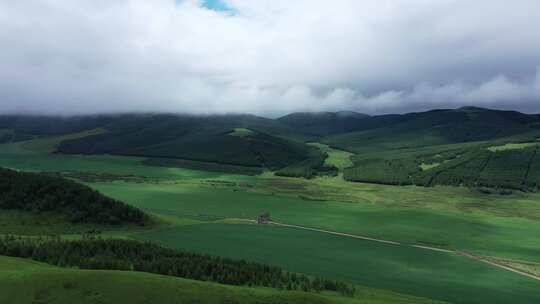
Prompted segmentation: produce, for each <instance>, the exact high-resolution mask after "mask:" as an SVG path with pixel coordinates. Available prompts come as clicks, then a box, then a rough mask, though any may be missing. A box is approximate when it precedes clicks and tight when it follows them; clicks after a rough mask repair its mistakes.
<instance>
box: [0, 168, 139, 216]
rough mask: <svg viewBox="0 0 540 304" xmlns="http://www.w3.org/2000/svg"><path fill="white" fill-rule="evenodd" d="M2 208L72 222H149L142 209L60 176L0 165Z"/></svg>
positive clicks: (0, 202) (0, 204) (0, 203)
mask: <svg viewBox="0 0 540 304" xmlns="http://www.w3.org/2000/svg"><path fill="white" fill-rule="evenodd" d="M0 208H2V209H16V210H25V211H31V212H36V213H42V212H54V213H56V214H60V215H63V216H64V217H65V218H66V219H67V220H68V221H70V222H72V223H96V224H109V225H119V224H138V225H145V224H147V223H148V221H149V219H148V216H147V215H146V214H145V213H144V212H142V211H140V210H139V209H137V208H135V207H132V206H129V205H126V204H124V203H122V202H120V201H117V200H114V199H111V198H108V197H106V196H104V195H101V194H100V193H99V192H97V191H95V190H93V189H91V188H90V187H87V186H85V185H82V184H79V183H76V182H74V181H71V180H67V179H64V178H60V177H53V176H46V175H41V174H37V173H25V172H17V171H14V170H9V169H2V168H0Z"/></svg>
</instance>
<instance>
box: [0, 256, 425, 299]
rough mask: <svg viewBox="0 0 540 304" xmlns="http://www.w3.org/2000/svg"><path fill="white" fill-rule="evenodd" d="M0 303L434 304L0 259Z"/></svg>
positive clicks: (393, 296)
mask: <svg viewBox="0 0 540 304" xmlns="http://www.w3.org/2000/svg"><path fill="white" fill-rule="evenodd" d="M0 302H1V303H5V304H25V303H42V304H45V303H55V304H61V303H66V304H67V303H81V304H84V303H88V304H90V303H141V304H142V303H201V304H202V303H238V304H241V303H258V304H264V303H269V304H270V303H290V304H300V303H306V304H307V303H321V304H322V303H343V304H347V303H351V304H352V303H374V304H375V303H380V304H383V303H395V302H399V303H433V302H432V301H429V300H422V299H419V298H413V297H406V296H400V295H397V294H392V293H390V292H380V294H374V293H373V294H370V296H369V298H367V299H365V300H364V299H363V300H362V301H360V300H358V299H349V298H343V297H338V296H333V295H316V294H307V293H300V292H283V291H276V290H272V289H262V288H245V287H233V286H226V285H220V284H214V283H206V282H199V281H193V280H185V279H179V278H173V277H166V276H159V275H152V274H146V273H137V272H122V271H93V270H75V269H62V268H57V267H53V266H48V265H45V264H41V263H37V262H33V261H30V260H23V259H16V258H8V257H0Z"/></svg>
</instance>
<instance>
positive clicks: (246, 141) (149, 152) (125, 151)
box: [58, 115, 312, 169]
mask: <svg viewBox="0 0 540 304" xmlns="http://www.w3.org/2000/svg"><path fill="white" fill-rule="evenodd" d="M104 128H105V129H106V130H107V131H108V132H106V133H104V134H98V135H93V136H88V137H85V138H79V139H73V140H65V141H63V142H62V143H61V144H60V146H59V147H58V151H59V152H61V153H70V154H118V155H134V156H145V157H159V158H180V159H187V160H194V161H206V162H214V163H221V164H228V165H241V166H248V167H266V168H270V169H278V168H282V167H285V166H287V165H290V164H292V163H294V162H298V161H302V160H304V159H306V158H308V157H309V155H310V151H311V150H312V149H311V148H310V147H308V146H306V145H305V144H303V143H300V142H295V141H292V140H289V139H285V138H282V137H278V136H275V135H269V134H268V133H267V132H272V133H274V134H276V135H281V134H284V133H286V132H288V129H287V128H286V127H281V126H280V125H279V124H277V123H275V122H274V121H272V120H269V119H264V118H259V117H255V116H249V115H227V116H204V117H196V116H174V115H146V116H129V117H123V118H122V119H120V120H115V121H114V122H112V123H110V124H108V125H106V126H105V127H104ZM239 129H243V130H248V131H249V133H246V134H244V136H238V134H237V133H236V132H235V130H239Z"/></svg>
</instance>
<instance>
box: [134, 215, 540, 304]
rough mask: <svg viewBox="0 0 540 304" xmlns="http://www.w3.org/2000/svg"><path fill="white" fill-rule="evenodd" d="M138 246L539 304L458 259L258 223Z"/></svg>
mask: <svg viewBox="0 0 540 304" xmlns="http://www.w3.org/2000/svg"><path fill="white" fill-rule="evenodd" d="M136 238H138V239H140V240H152V241H158V242H161V243H162V244H165V245H167V246H172V247H175V248H180V249H184V250H189V251H196V252H203V253H208V254H213V255H221V256H228V257H235V258H244V259H248V260H253V261H258V262H264V263H268V264H272V265H278V266H281V267H283V268H285V269H287V270H291V271H296V272H302V273H307V274H312V275H324V276H326V277H332V278H336V279H340V280H347V281H350V282H355V283H358V284H362V285H365V286H369V287H374V288H380V289H388V290H392V291H395V292H399V293H406V294H412V295H416V296H421V297H428V298H432V299H438V300H443V301H449V302H453V303H494V304H495V303H505V304H506V303H538V302H539V301H540V293H538V290H540V282H538V281H534V280H531V279H529V278H524V277H522V276H520V275H517V274H514V273H511V272H508V271H505V270H500V269H497V268H494V267H492V266H489V265H487V264H484V263H480V262H476V261H473V260H470V259H468V258H464V257H461V256H457V255H453V254H447V253H440V252H435V251H429V250H422V249H418V248H413V247H408V246H397V245H388V244H381V243H375V242H371V241H363V240H358V239H351V238H347V237H341V236H333V235H326V234H323V233H319V232H311V231H304V230H297V229H293V228H282V227H275V226H263V225H255V224H252V225H227V224H202V225H189V226H183V227H176V228H171V229H165V230H161V231H156V232H149V233H144V234H139V235H138V236H136Z"/></svg>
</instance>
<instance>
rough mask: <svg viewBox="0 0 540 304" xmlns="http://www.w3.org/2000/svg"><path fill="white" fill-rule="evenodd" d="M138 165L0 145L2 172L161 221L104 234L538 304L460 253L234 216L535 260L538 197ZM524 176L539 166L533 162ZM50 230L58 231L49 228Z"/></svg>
mask: <svg viewBox="0 0 540 304" xmlns="http://www.w3.org/2000/svg"><path fill="white" fill-rule="evenodd" d="M462 147H463V146H462ZM525 150H527V149H525ZM432 151H433V150H432ZM432 151H431V152H432ZM445 151H447V150H445V149H441V150H437V152H438V153H439V154H440V155H441V157H436V155H432V154H429V158H428V157H425V158H426V159H425V161H426V162H427V161H431V160H433V159H440V161H441V165H440V166H439V167H445V166H446V165H447V163H449V162H447V163H445V162H444V160H446V159H450V158H452V157H453V158H456V159H460V158H462V157H464V156H463V154H462V153H461V152H459V151H458V152H456V153H454V154H451V153H448V152H445ZM483 151H484V152H485V153H492V152H489V151H488V150H487V149H486V148H484V150H483ZM497 153H501V152H497ZM531 157H532V156H531ZM534 157H538V155H535V156H534ZM144 161H145V159H144V158H140V157H124V156H109V155H101V156H80V155H62V154H48V153H44V152H43V150H40V149H36V148H35V147H33V146H31V145H30V146H29V145H28V144H26V145H22V144H4V145H0V167H9V168H15V169H19V170H26V171H47V172H61V173H62V174H66V176H67V177H70V178H75V179H78V180H83V181H85V183H86V184H87V185H89V186H91V187H92V188H94V189H97V190H99V191H100V192H102V193H104V194H106V195H108V196H110V197H113V198H116V199H120V200H122V201H124V202H126V203H129V204H131V205H134V206H136V207H140V208H143V209H144V210H146V211H148V212H150V213H151V214H153V215H154V216H160V217H161V218H163V219H164V220H166V221H168V222H169V225H167V226H165V227H159V228H157V229H154V230H151V231H140V230H130V231H124V232H122V231H120V232H116V233H114V232H111V233H110V234H108V235H114V236H115V237H117V236H121V237H133V238H138V239H151V240H154V241H161V242H163V243H164V244H167V245H170V246H174V247H178V248H183V249H189V250H194V251H201V252H207V253H212V254H216V255H221V256H232V257H244V258H246V259H252V260H256V261H264V262H266V263H271V264H275V265H280V266H282V267H283V268H285V269H287V270H291V271H298V272H306V273H308V274H313V275H326V276H328V277H331V278H336V279H344V280H348V281H351V282H355V283H359V284H362V285H365V286H370V287H375V288H381V289H389V290H393V291H395V292H400V293H405V294H411V295H415V296H421V297H426V298H433V299H441V300H446V301H450V302H455V303H507V302H508V301H509V300H511V299H513V300H514V301H515V302H516V303H536V302H538V301H539V300H540V299H538V298H537V297H538V295H537V292H536V291H537V290H539V289H540V286H539V285H538V283H536V282H535V281H533V280H530V279H526V278H522V277H520V276H518V275H516V274H512V273H509V272H506V271H503V270H498V269H496V268H493V267H491V266H489V265H485V264H482V263H479V262H474V261H472V260H469V259H465V258H463V257H460V256H455V255H449V254H442V253H437V252H431V251H426V250H421V249H417V248H412V247H407V246H403V247H400V246H393V247H392V246H390V245H383V244H377V243H370V242H365V241H360V240H354V239H347V238H343V237H336V236H328V235H325V234H322V233H316V232H307V231H298V230H294V229H289V228H279V227H264V226H257V225H245V224H240V223H241V221H235V220H231V219H234V218H249V219H255V218H256V216H257V215H260V214H261V213H263V212H270V213H271V216H272V218H273V219H275V220H278V221H281V222H285V223H290V224H296V225H304V226H309V227H314V228H322V229H328V230H334V231H339V232H346V233H353V234H359V235H366V236H371V237H378V238H383V239H388V240H395V241H399V242H404V243H415V244H423V245H429V246H436V247H443V248H452V249H458V250H467V251H472V252H474V253H477V254H480V255H490V256H495V257H500V258H508V259H518V260H524V261H529V262H540V260H539V257H540V243H538V235H540V221H539V220H540V195H539V194H536V193H522V192H515V193H513V194H510V195H505V196H502V195H497V194H493V195H489V194H484V193H481V192H479V191H476V190H474V189H468V188H463V187H446V186H437V187H432V188H425V187H416V186H404V187H394V186H386V185H376V184H363V183H349V182H345V181H343V179H341V178H339V177H320V178H315V179H313V180H303V179H293V178H284V177H277V176H273V175H272V174H271V173H268V172H266V173H264V174H262V175H259V176H245V175H232V174H226V173H220V172H208V171H196V170H188V169H180V168H168V167H156V166H147V165H144ZM439 167H437V168H432V169H430V170H427V171H436V170H438V169H439ZM531 170H537V168H536V167H535V165H534V162H533V165H532V166H531ZM32 220H33V219H27V221H32ZM52 225H55V226H59V227H61V226H60V225H57V224H56V223H54V221H53V223H52ZM6 227H7V228H6ZM6 227H5V228H4V229H3V231H8V230H9V229H12V228H13V227H19V228H16V229H21V230H19V231H18V232H21V233H23V234H24V233H25V231H24V230H22V229H23V228H22V227H21V226H16V225H15V223H12V224H11V226H10V225H7V226H6ZM10 227H12V228H10ZM54 232H56V233H58V232H60V231H54ZM65 233H70V231H65ZM71 233H73V232H71ZM28 234H32V233H28ZM461 290H463V292H458V291H461ZM388 302H392V301H388ZM395 302H400V301H397V300H396V301H395ZM240 303H242V302H240ZM263 303H264V302H263ZM293 303H294V302H293ZM383 303H384V302H383Z"/></svg>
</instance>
